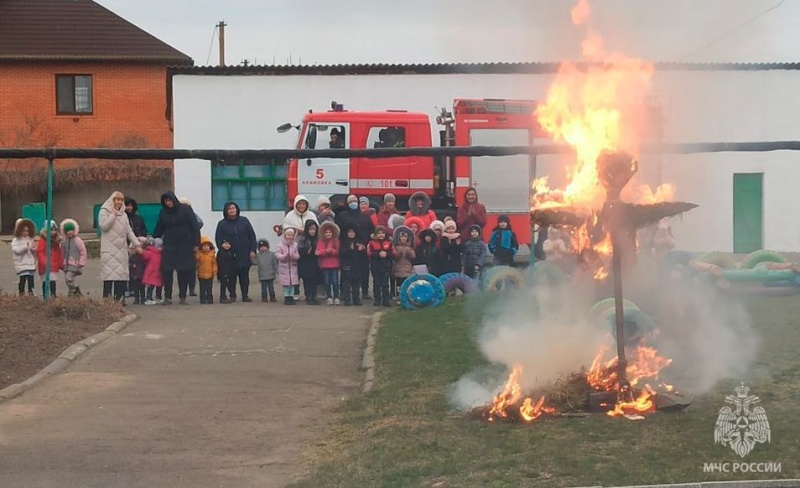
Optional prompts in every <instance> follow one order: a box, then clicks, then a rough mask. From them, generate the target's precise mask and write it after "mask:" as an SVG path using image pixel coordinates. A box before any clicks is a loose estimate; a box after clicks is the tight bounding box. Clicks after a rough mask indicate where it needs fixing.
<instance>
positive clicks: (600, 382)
mask: <svg viewBox="0 0 800 488" xmlns="http://www.w3.org/2000/svg"><path fill="white" fill-rule="evenodd" d="M609 342H610V341H606V343H605V344H604V345H603V346H601V347H600V350H599V351H598V352H597V355H596V356H595V358H594V361H592V366H591V367H590V368H589V371H588V372H587V374H586V381H587V382H588V383H589V386H591V387H592V388H594V389H595V390H600V391H612V390H615V389H617V388H619V384H618V381H617V363H618V361H617V356H616V355H615V356H614V357H612V358H610V359H606V358H607V356H608V352H609V351H610V349H611V346H610V345H609ZM625 359H626V360H627V361H628V364H627V366H626V367H625V376H626V379H627V380H628V383H630V386H636V385H638V384H640V383H641V382H642V381H643V380H656V379H658V375H659V374H660V373H661V370H663V369H664V368H666V367H667V366H669V365H670V364H672V359H669V358H665V357H663V356H661V355H659V354H658V351H657V350H656V349H655V348H652V347H649V346H646V345H638V346H636V347H632V348H626V350H625ZM666 386H669V388H664V389H665V390H666V391H671V385H666Z"/></svg>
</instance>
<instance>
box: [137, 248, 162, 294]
mask: <svg viewBox="0 0 800 488" xmlns="http://www.w3.org/2000/svg"><path fill="white" fill-rule="evenodd" d="M161 251H162V250H161V249H156V248H155V247H154V246H148V247H147V249H145V250H144V254H142V259H143V260H144V262H145V263H147V265H146V266H145V267H144V276H142V284H143V285H146V286H164V279H163V278H162V277H161Z"/></svg>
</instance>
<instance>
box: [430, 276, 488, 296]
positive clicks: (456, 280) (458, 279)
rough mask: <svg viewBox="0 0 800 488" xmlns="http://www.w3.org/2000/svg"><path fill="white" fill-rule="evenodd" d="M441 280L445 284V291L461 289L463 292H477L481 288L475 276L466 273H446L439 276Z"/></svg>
mask: <svg viewBox="0 0 800 488" xmlns="http://www.w3.org/2000/svg"><path fill="white" fill-rule="evenodd" d="M439 281H441V282H442V284H443V285H444V291H445V292H451V291H453V290H461V293H463V294H465V295H466V294H467V293H475V292H477V291H478V289H479V288H480V287H479V286H478V282H477V281H475V279H474V278H470V277H469V276H467V275H465V274H464V273H445V274H443V275H442V276H440V277H439Z"/></svg>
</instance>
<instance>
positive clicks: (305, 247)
mask: <svg viewBox="0 0 800 488" xmlns="http://www.w3.org/2000/svg"><path fill="white" fill-rule="evenodd" d="M318 231H319V225H318V224H317V222H316V221H314V220H306V223H305V226H304V228H303V235H301V236H299V237H298V238H297V252H299V253H300V261H299V262H298V263H297V267H298V271H299V272H300V279H302V280H303V287H304V288H305V293H306V304H307V305H319V302H318V301H317V286H319V282H320V281H321V280H320V274H321V273H320V270H319V259H318V258H317V240H318V236H317V232H318Z"/></svg>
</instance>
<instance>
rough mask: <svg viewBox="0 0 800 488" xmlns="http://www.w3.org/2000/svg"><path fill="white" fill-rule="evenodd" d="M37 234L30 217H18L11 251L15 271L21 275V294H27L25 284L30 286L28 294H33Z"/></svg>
mask: <svg viewBox="0 0 800 488" xmlns="http://www.w3.org/2000/svg"><path fill="white" fill-rule="evenodd" d="M35 235H36V228H35V227H34V226H33V222H31V221H30V220H28V219H18V220H17V223H16V225H14V239H12V240H11V251H12V252H13V260H14V271H16V272H17V276H19V287H18V288H19V296H23V295H24V294H25V286H26V285H27V287H28V295H33V274H34V273H35V272H36V254H34V253H35V252H36V243H35V242H34V240H33V236H35Z"/></svg>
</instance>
